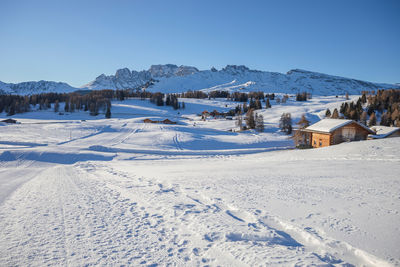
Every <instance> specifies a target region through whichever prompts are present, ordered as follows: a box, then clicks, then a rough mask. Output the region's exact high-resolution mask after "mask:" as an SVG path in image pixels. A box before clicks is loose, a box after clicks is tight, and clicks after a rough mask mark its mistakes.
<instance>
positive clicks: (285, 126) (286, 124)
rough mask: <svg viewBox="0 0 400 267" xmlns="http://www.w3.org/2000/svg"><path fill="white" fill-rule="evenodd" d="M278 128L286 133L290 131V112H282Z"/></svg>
mask: <svg viewBox="0 0 400 267" xmlns="http://www.w3.org/2000/svg"><path fill="white" fill-rule="evenodd" d="M279 128H281V131H282V132H284V133H286V134H291V133H292V116H291V114H290V113H283V114H282V116H281V119H280V120H279Z"/></svg>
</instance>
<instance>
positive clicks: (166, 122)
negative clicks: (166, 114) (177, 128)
mask: <svg viewBox="0 0 400 267" xmlns="http://www.w3.org/2000/svg"><path fill="white" fill-rule="evenodd" d="M162 123H164V124H176V122H175V121H170V120H169V119H165V120H163V121H162Z"/></svg>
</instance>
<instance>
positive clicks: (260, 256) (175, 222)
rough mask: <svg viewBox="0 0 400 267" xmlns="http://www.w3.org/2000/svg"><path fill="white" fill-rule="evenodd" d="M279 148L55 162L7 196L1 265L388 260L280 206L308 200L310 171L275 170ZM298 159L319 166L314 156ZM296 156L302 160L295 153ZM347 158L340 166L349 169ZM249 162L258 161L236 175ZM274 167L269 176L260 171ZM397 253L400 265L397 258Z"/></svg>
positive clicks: (0, 220)
mask: <svg viewBox="0 0 400 267" xmlns="http://www.w3.org/2000/svg"><path fill="white" fill-rule="evenodd" d="M321 151H322V152H323V150H321ZM276 153H278V152H272V153H270V154H268V153H264V154H259V155H252V156H248V155H247V156H241V157H235V158H229V160H228V158H221V159H215V158H209V159H186V160H183V161H174V160H156V161H146V160H143V161H132V160H122V161H121V160H115V161H112V162H100V161H86V162H77V163H75V164H69V165H68V164H67V165H56V164H53V166H52V167H48V166H47V167H46V168H43V170H42V172H38V173H37V175H36V176H35V177H33V178H32V179H30V180H29V181H27V182H26V183H25V184H23V185H21V186H20V187H19V188H18V189H16V190H15V191H14V192H13V193H12V194H11V195H10V196H9V197H8V198H7V199H6V201H4V202H3V204H2V205H1V210H0V229H1V230H0V231H1V232H0V251H1V253H0V265H1V266H12V265H33V266H42V265H61V266H63V265H64V266H82V265H133V266H136V265H156V264H159V265H176V266H193V265H212V266H217V265H222V266H242V265H243V266H254V265H268V266H282V265H283V266H293V265H323V264H328V265H346V264H348V266H351V264H354V265H356V266H358V265H365V266H390V264H389V263H388V262H387V261H384V260H382V259H379V258H377V257H376V256H373V255H371V254H370V253H368V252H366V251H364V250H361V249H359V248H357V247H354V246H352V245H350V244H349V243H347V242H345V241H340V240H335V239H333V238H332V237H329V236H328V235H327V234H326V233H324V232H323V231H322V230H321V229H320V230H317V229H315V227H314V226H313V224H311V225H309V226H306V227H304V226H302V225H301V224H299V222H300V221H299V222H295V220H294V218H296V216H297V215H296V216H294V214H292V215H291V216H292V218H293V219H292V221H293V222H291V221H288V220H286V219H284V216H285V213H284V212H281V214H279V208H283V207H284V206H282V202H283V203H286V204H290V203H291V202H292V201H291V198H297V197H298V198H299V200H300V201H303V202H304V203H306V202H308V201H310V198H309V197H307V196H305V195H298V194H300V193H301V192H303V191H304V190H306V188H307V187H309V186H310V184H307V183H308V181H307V180H308V179H310V178H304V179H305V181H304V183H305V184H304V187H302V186H303V185H302V182H300V181H295V180H294V179H297V178H296V177H295V176H293V175H292V177H291V176H290V175H289V174H290V172H288V171H287V170H286V171H277V170H278V168H277V167H275V168H274V167H273V166H274V164H275V163H274V160H279V157H281V156H282V155H283V156H285V153H287V152H281V154H276ZM304 153H306V152H304ZM304 153H303V154H302V155H304ZM307 153H310V154H313V151H311V152H307ZM317 154H318V155H320V156H321V154H324V153H319V152H318V153H317ZM292 155H294V156H296V155H300V154H299V153H297V152H296V153H294V154H292ZM271 157H273V159H272V158H271ZM259 162H263V164H264V166H263V167H260V166H259V165H258V164H259ZM300 162H301V163H302V164H303V165H302V166H306V167H311V166H313V167H315V163H312V160H310V161H306V160H302V161H300ZM205 163H207V165H206V166H207V168H208V169H210V170H209V171H207V170H206V169H204V164H205ZM289 164H294V165H296V164H297V165H298V164H299V163H298V162H297V163H296V160H294V161H293V159H292V162H291V163H289ZM316 164H317V165H318V164H319V163H316ZM344 164H345V161H341V162H340V163H336V165H335V166H336V167H337V168H339V169H341V168H342V167H344V166H345V165H344ZM381 164H382V163H381ZM390 164H391V163H390V161H389V162H388V163H387V165H388V166H390ZM294 165H293V166H294ZM216 166H218V168H216ZM250 166H253V171H251V172H250V173H249V174H246V173H244V172H243V173H242V174H241V175H238V174H239V173H240V172H239V170H241V169H247V170H249V169H251V168H250ZM381 166H383V165H381ZM244 167H247V168H244ZM188 168H189V169H190V171H189V172H188ZM254 169H255V170H256V171H254ZM386 169H388V168H386ZM267 171H269V172H270V174H269V175H268V176H267V177H266V176H264V175H262V174H261V173H266V172H267ZM368 171H371V169H368V170H366V172H368ZM298 172H299V173H300V175H301V172H302V171H298ZM316 172H318V170H317V171H316ZM235 173H236V174H235ZM336 173H337V174H338V175H341V174H342V172H336ZM309 174H310V175H311V177H312V176H314V175H315V174H313V172H310V173H309ZM384 174H385V173H384ZM276 175H283V176H285V175H288V176H287V177H286V179H281V178H280V177H279V176H278V177H276ZM325 175H327V176H329V175H332V169H330V168H329V169H325ZM274 176H275V178H274ZM283 176H282V177H283ZM366 177H367V180H366V181H368V179H369V178H368V176H366ZM277 178H278V179H277ZM265 179H267V180H265ZM332 179H335V178H334V177H333V176H332ZM286 180H288V182H287V181H286ZM266 181H267V183H266ZM383 182H385V181H383ZM352 183H353V182H351V183H349V184H350V185H351V184H352ZM277 186H278V187H277ZM325 186H329V185H328V184H325ZM291 187H292V188H291ZM297 187H299V188H297ZM262 188H264V189H262ZM290 188H291V189H290ZM260 189H262V190H260ZM287 189H290V190H289V191H287ZM321 189H322V191H324V190H328V188H324V187H320V189H319V190H321ZM337 189H338V191H337V192H336V193H340V194H341V193H345V192H344V191H339V190H342V189H341V186H339V187H337ZM360 189H361V190H362V188H360ZM378 189H379V188H378ZM274 190H279V191H280V193H278V194H276V193H274ZM286 191H287V192H288V193H289V192H290V194H291V195H287V194H286ZM328 191H329V190H328ZM328 191H327V192H328ZM360 193H362V194H361V195H359V196H355V197H359V198H361V199H362V198H365V195H364V194H365V192H360ZM371 193H373V191H371ZM262 194H264V195H265V194H268V195H270V196H269V197H267V198H266V197H265V196H262ZM347 194H348V193H347ZM279 197H281V198H282V199H279ZM314 197H324V195H315V196H314ZM312 198H313V196H312ZM312 198H311V200H312ZM325 198H326V196H325ZM338 200H340V198H338ZM313 201H314V200H313ZM318 202H319V201H317V202H316V203H318ZM273 203H275V204H276V205H273ZM348 203H351V202H348ZM370 204H371V203H370ZM271 205H272V206H271ZM331 205H332V206H333V207H336V206H335V204H331ZM316 206H317V207H318V206H322V207H323V205H322V204H321V203H319V204H316ZM299 207H301V204H300V203H299ZM339 208H341V206H340V205H339V206H338V207H336V209H339ZM350 210H351V209H350ZM328 212H329V210H328ZM312 214H313V213H310V215H309V216H310V217H312V216H316V215H312ZM328 214H329V213H328ZM320 216H321V214H320ZM329 216H330V215H329ZM339 218H340V217H338V219H339ZM397 218H398V217H397ZM301 222H307V220H306V219H304V220H303V221H301ZM308 222H309V221H308ZM339 222H340V219H339ZM314 225H315V223H314ZM395 234H397V233H395ZM392 263H393V264H395V265H398V264H399V262H398V259H393V261H392Z"/></svg>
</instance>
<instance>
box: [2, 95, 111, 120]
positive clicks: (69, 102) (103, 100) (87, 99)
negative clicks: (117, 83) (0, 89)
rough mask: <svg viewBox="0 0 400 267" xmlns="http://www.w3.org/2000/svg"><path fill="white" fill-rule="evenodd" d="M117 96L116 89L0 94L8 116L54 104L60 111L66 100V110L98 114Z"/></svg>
mask: <svg viewBox="0 0 400 267" xmlns="http://www.w3.org/2000/svg"><path fill="white" fill-rule="evenodd" d="M113 98H116V91H113V90H99V91H91V92H90V93H88V94H79V93H68V94H67V93H43V94H37V95H31V96H19V95H0V113H1V112H6V113H7V115H8V116H12V115H14V114H17V113H24V112H28V111H31V110H32V108H34V109H39V110H47V109H50V108H51V105H52V104H54V111H55V112H60V111H61V110H60V103H61V102H65V105H64V111H65V112H74V111H77V110H84V111H89V112H90V115H93V116H95V115H98V114H99V110H101V109H103V110H104V111H106V110H110V109H111V99H113Z"/></svg>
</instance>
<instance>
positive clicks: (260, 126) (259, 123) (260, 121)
mask: <svg viewBox="0 0 400 267" xmlns="http://www.w3.org/2000/svg"><path fill="white" fill-rule="evenodd" d="M255 128H256V130H257V131H259V132H263V131H264V117H263V115H261V114H260V115H257V114H256V126H255Z"/></svg>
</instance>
